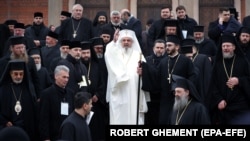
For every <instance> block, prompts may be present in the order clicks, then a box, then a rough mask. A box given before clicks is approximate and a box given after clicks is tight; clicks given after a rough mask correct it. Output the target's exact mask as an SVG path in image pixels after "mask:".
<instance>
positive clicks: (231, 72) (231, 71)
mask: <svg viewBox="0 0 250 141" xmlns="http://www.w3.org/2000/svg"><path fill="white" fill-rule="evenodd" d="M235 56H236V55H234V59H233V62H232V65H231V70H230V76H229V75H228V72H227V68H226V65H225V61H224V58H223V60H222V62H223V66H224V70H225V72H226V75H227V79H229V78H231V77H232V74H233V67H234V60H235ZM230 89H231V90H233V87H231V88H230Z"/></svg>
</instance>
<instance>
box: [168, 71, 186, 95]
mask: <svg viewBox="0 0 250 141" xmlns="http://www.w3.org/2000/svg"><path fill="white" fill-rule="evenodd" d="M171 81H172V83H171V90H172V91H174V89H175V88H177V87H181V88H184V89H188V84H187V83H186V82H185V78H184V77H182V76H179V75H175V74H173V75H172V76H171Z"/></svg>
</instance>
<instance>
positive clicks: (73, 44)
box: [69, 41, 82, 49]
mask: <svg viewBox="0 0 250 141" xmlns="http://www.w3.org/2000/svg"><path fill="white" fill-rule="evenodd" d="M81 46H82V45H81V41H70V44H69V49H72V48H82V47H81Z"/></svg>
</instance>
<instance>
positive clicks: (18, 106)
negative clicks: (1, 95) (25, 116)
mask: <svg viewBox="0 0 250 141" xmlns="http://www.w3.org/2000/svg"><path fill="white" fill-rule="evenodd" d="M11 89H12V92H13V95H14V97H15V99H16V105H15V107H14V109H15V111H16V113H17V115H19V113H20V112H21V111H22V105H21V102H20V100H21V97H22V92H23V91H22V89H21V92H20V95H19V98H18V99H17V97H16V93H15V91H14V89H13V86H12V85H11Z"/></svg>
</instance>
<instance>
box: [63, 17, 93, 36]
mask: <svg viewBox="0 0 250 141" xmlns="http://www.w3.org/2000/svg"><path fill="white" fill-rule="evenodd" d="M74 31H76V36H75V38H74V36H73V34H74ZM93 37H94V31H93V25H92V22H91V21H90V20H89V19H87V18H81V19H80V20H76V19H74V18H72V17H71V18H68V19H66V20H64V21H63V22H62V23H61V26H60V31H59V40H63V39H67V40H70V41H73V40H74V41H88V40H90V39H91V38H93Z"/></svg>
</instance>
